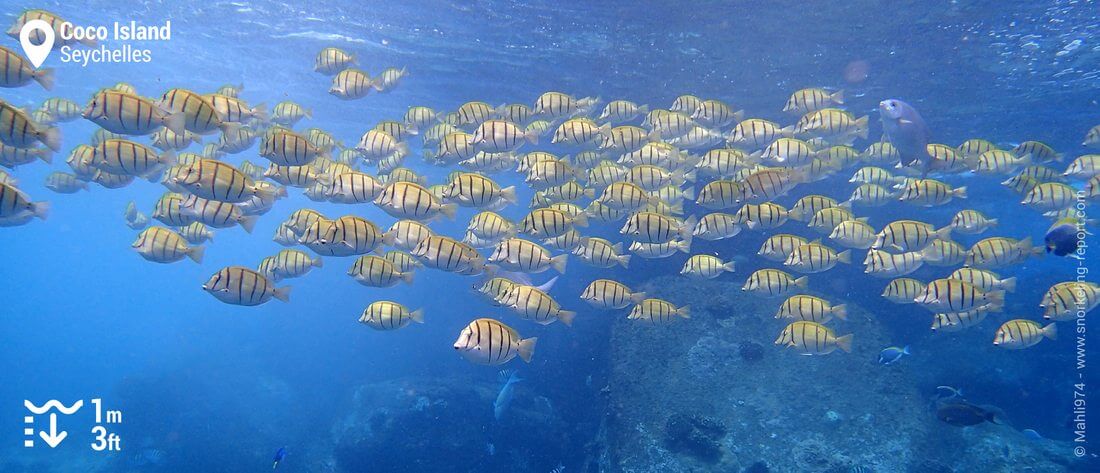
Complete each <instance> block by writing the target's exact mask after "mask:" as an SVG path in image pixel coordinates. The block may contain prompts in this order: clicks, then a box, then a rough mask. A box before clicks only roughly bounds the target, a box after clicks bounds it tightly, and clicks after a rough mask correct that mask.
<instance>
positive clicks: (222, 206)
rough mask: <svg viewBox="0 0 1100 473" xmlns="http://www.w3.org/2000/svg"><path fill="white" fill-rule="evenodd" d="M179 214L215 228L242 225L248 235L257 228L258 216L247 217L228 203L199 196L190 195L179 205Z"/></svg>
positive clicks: (234, 205) (238, 208)
mask: <svg viewBox="0 0 1100 473" xmlns="http://www.w3.org/2000/svg"><path fill="white" fill-rule="evenodd" d="M179 212H180V214H181V215H183V216H185V217H189V218H191V219H194V220H195V221H199V222H202V223H204V224H206V225H209V226H211V227H214V228H229V227H232V226H235V225H240V226H241V228H243V229H244V231H245V232H247V233H252V229H253V228H254V227H255V226H256V220H257V219H258V218H259V217H258V216H256V215H245V214H244V212H242V211H241V209H240V207H237V205H236V204H230V203H228V202H220V201H217V200H210V199H204V198H202V197H199V196H197V195H193V194H192V195H188V196H187V197H185V198H184V200H183V202H181V203H180V205H179Z"/></svg>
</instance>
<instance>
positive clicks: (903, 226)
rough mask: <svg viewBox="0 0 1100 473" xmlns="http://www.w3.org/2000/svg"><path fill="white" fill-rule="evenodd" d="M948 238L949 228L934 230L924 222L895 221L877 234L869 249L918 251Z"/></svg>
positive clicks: (949, 234) (949, 235) (949, 236)
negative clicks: (936, 240)
mask: <svg viewBox="0 0 1100 473" xmlns="http://www.w3.org/2000/svg"><path fill="white" fill-rule="evenodd" d="M950 238H951V227H950V226H947V227H943V228H941V229H939V230H936V228H935V227H933V226H932V225H931V224H927V223H924V222H918V221H915V220H895V221H893V222H890V223H889V224H887V225H886V226H885V227H884V228H883V229H882V231H880V232H879V233H878V238H877V239H876V240H875V244H874V245H872V246H871V248H874V249H876V250H878V249H890V250H894V251H919V250H922V249H924V247H926V246H928V244H929V243H931V242H932V240H934V239H940V240H947V239H950Z"/></svg>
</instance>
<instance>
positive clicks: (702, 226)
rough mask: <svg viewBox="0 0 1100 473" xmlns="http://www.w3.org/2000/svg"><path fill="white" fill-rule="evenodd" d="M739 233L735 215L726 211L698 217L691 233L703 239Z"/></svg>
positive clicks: (731, 235) (728, 236)
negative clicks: (697, 221)
mask: <svg viewBox="0 0 1100 473" xmlns="http://www.w3.org/2000/svg"><path fill="white" fill-rule="evenodd" d="M738 233H741V226H740V225H738V224H737V217H735V216H734V215H731V214H728V213H721V212H712V213H709V214H706V215H704V216H703V218H701V219H699V223H697V224H695V228H694V229H692V231H691V234H692V235H693V236H697V237H699V238H702V239H704V240H723V239H726V238H732V237H734V236H737V234H738Z"/></svg>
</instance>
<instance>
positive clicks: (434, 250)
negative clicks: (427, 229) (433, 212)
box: [411, 235, 485, 274]
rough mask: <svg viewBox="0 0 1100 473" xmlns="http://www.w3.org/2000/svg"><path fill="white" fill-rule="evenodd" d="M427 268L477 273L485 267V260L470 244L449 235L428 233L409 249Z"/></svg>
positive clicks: (460, 272)
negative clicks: (428, 234)
mask: <svg viewBox="0 0 1100 473" xmlns="http://www.w3.org/2000/svg"><path fill="white" fill-rule="evenodd" d="M411 254H412V255H413V256H415V257H417V259H419V260H420V261H421V262H422V263H424V265H425V266H427V267H429V268H435V269H441V270H443V271H449V272H452V273H459V274H477V273H480V272H481V271H482V270H484V269H485V261H484V259H483V258H482V257H481V255H480V254H478V252H477V250H475V249H474V248H473V247H471V246H470V245H467V244H465V243H462V242H460V241H458V240H455V239H453V238H450V237H445V236H439V235H430V236H428V237H427V238H425V239H424V240H422V241H421V242H420V244H419V245H417V246H416V248H414V249H413V250H412V251H411Z"/></svg>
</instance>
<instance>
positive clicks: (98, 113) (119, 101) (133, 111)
mask: <svg viewBox="0 0 1100 473" xmlns="http://www.w3.org/2000/svg"><path fill="white" fill-rule="evenodd" d="M81 115H82V116H83V117H84V118H85V119H86V120H88V121H91V122H93V123H95V124H96V125H99V126H100V127H102V128H103V129H104V130H107V131H110V132H112V133H118V134H123V135H148V134H150V133H154V132H156V131H157V130H158V129H159V128H160V127H161V126H163V127H165V128H168V129H169V130H171V131H172V132H173V133H176V134H180V135H182V134H184V132H185V131H187V129H186V125H187V115H186V114H184V113H183V112H170V111H165V110H162V109H161V108H160V106H158V105H157V104H156V103H154V102H153V101H152V100H150V99H147V98H145V97H141V96H138V95H135V94H132V93H127V92H120V91H117V90H111V89H103V90H100V91H99V92H97V93H96V94H95V96H93V97H92V100H91V101H90V102H88V105H87V106H86V107H85V108H84V111H83V112H82V113H81Z"/></svg>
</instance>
